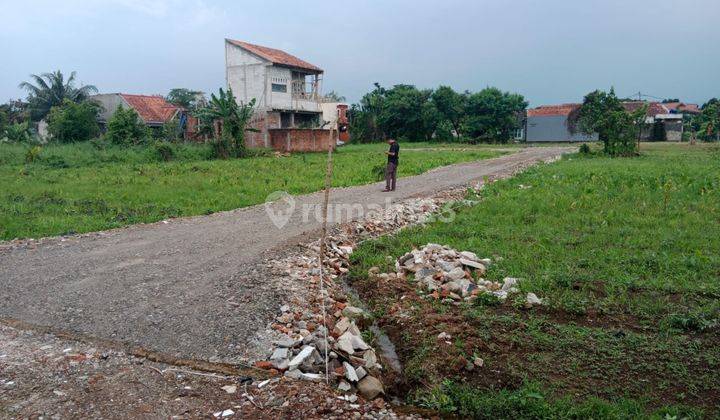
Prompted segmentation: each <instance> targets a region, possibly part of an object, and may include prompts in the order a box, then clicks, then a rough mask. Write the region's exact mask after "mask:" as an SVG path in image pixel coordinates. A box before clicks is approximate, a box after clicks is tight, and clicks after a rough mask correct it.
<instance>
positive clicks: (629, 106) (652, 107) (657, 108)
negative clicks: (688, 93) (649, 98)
mask: <svg viewBox="0 0 720 420" xmlns="http://www.w3.org/2000/svg"><path fill="white" fill-rule="evenodd" d="M643 105H647V106H648V110H647V112H646V113H645V115H647V116H648V117H654V116H656V115H660V114H669V113H670V110H669V109H668V108H667V107H665V105H663V104H661V103H660V102H645V101H631V102H623V107H625V110H626V111H628V112H633V111H636V110H638V109H639V108H640V107H641V106H643Z"/></svg>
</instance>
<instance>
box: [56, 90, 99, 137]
mask: <svg viewBox="0 0 720 420" xmlns="http://www.w3.org/2000/svg"><path fill="white" fill-rule="evenodd" d="M99 112H100V108H99V105H98V104H97V103H96V102H92V101H85V102H81V103H75V102H72V101H69V100H65V102H63V104H62V105H60V106H54V107H52V109H51V110H50V114H48V133H50V135H51V136H52V139H53V140H56V141H58V142H60V143H71V142H74V141H87V140H90V139H91V138H94V137H96V136H97V135H98V134H99V133H100V127H99V126H98V123H97V117H98V114H99Z"/></svg>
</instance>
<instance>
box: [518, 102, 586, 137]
mask: <svg viewBox="0 0 720 420" xmlns="http://www.w3.org/2000/svg"><path fill="white" fill-rule="evenodd" d="M579 107H580V104H560V105H543V106H539V107H537V108H532V109H528V110H527V117H526V118H525V141H528V142H576V141H596V140H597V139H598V136H597V134H592V135H587V134H583V133H580V132H575V133H573V132H571V131H570V129H569V127H568V116H569V115H570V113H571V112H572V111H574V110H576V109H578V108H579Z"/></svg>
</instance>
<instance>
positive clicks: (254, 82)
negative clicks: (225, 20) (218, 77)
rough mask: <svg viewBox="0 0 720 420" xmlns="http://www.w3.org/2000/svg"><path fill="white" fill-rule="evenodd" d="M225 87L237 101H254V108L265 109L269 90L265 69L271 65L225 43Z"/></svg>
mask: <svg viewBox="0 0 720 420" xmlns="http://www.w3.org/2000/svg"><path fill="white" fill-rule="evenodd" d="M225 62H226V66H225V69H226V78H227V85H228V87H229V88H230V89H232V91H233V94H235V97H236V98H237V99H238V101H241V102H244V103H247V102H249V101H250V100H251V99H253V98H255V99H256V101H257V102H256V105H255V106H256V107H258V108H267V107H268V97H267V93H268V91H269V90H270V85H269V80H268V73H267V68H268V67H269V66H272V64H271V63H270V62H268V61H266V60H263V59H261V58H259V57H257V56H255V55H254V54H250V53H249V52H247V51H245V50H243V49H242V48H240V47H237V46H235V45H232V44H230V43H229V42H226V43H225Z"/></svg>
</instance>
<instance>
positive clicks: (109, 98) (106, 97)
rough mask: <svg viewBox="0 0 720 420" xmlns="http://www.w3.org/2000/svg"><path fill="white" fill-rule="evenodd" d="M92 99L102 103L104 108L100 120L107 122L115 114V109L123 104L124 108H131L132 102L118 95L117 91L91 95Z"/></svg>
mask: <svg viewBox="0 0 720 420" xmlns="http://www.w3.org/2000/svg"><path fill="white" fill-rule="evenodd" d="M90 98H91V99H92V100H94V101H97V102H99V103H100V105H102V107H103V110H102V112H100V115H99V116H98V120H99V121H100V122H102V123H105V122H107V121H109V120H110V117H112V116H113V115H114V114H115V111H117V109H118V108H119V107H120V106H122V107H123V108H124V109H128V108H131V107H130V104H128V103H127V102H126V101H125V99H123V97H122V96H120V95H118V94H117V93H103V94H99V95H92V96H91V97H90Z"/></svg>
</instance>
